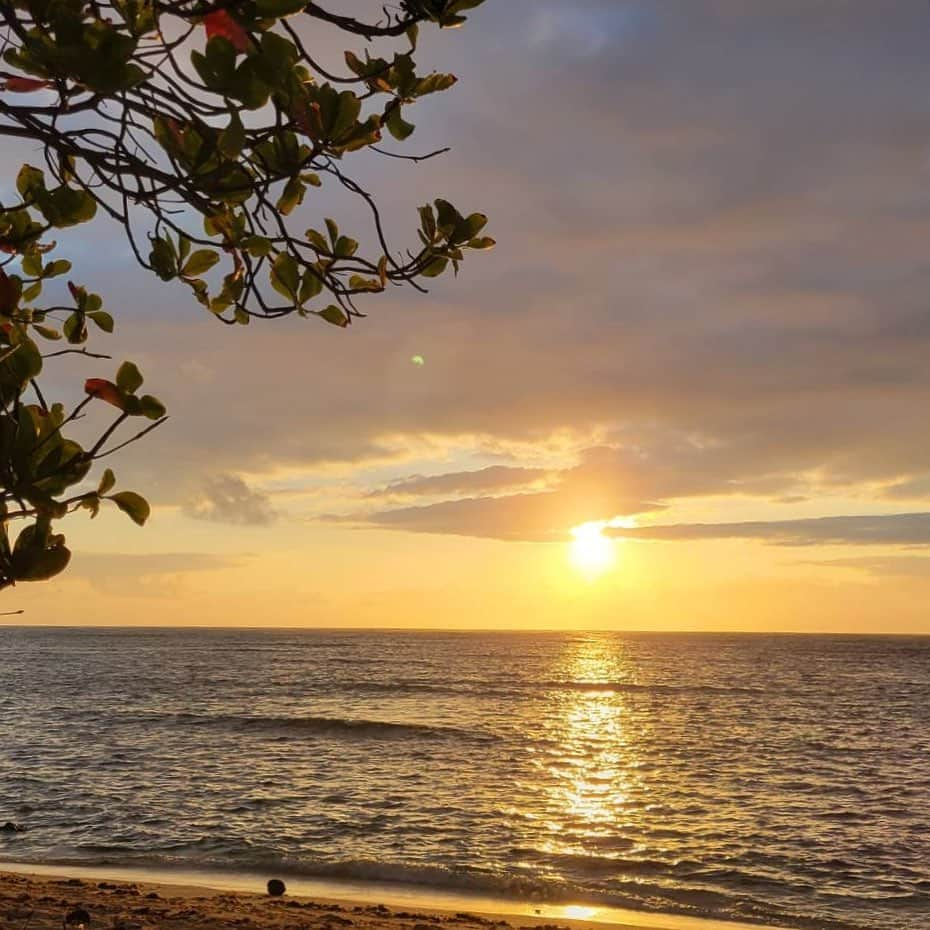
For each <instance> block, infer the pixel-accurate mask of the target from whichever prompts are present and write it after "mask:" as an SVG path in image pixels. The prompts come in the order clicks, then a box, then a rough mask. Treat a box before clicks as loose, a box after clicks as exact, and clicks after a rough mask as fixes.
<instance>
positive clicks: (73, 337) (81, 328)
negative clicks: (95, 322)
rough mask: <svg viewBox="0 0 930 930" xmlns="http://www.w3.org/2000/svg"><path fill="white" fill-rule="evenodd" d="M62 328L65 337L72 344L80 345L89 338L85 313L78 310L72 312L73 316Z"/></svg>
mask: <svg viewBox="0 0 930 930" xmlns="http://www.w3.org/2000/svg"><path fill="white" fill-rule="evenodd" d="M61 330H62V332H63V333H64V334H65V339H67V340H68V342H70V343H71V344H72V345H78V344H79V343H81V342H84V340H85V339H87V323H86V322H85V319H84V314H83V313H77V312H75V313H72V314H71V316H69V317H68V319H67V320H65V322H64V326H62V327H61Z"/></svg>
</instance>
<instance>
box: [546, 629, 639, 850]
mask: <svg viewBox="0 0 930 930" xmlns="http://www.w3.org/2000/svg"><path fill="white" fill-rule="evenodd" d="M553 672H554V673H555V677H556V678H557V680H559V682H560V685H562V686H561V687H559V688H558V689H557V690H554V691H553V692H552V704H551V705H550V709H549V713H550V714H551V719H550V721H549V724H550V726H549V729H550V732H551V734H552V738H553V742H554V744H553V746H552V747H551V749H550V750H549V751H548V752H547V753H546V755H545V757H544V758H541V759H539V760H538V763H539V766H540V769H541V771H540V773H539V774H540V782H541V787H542V790H543V792H544V794H545V797H544V798H543V799H542V800H543V803H544V806H545V809H546V811H547V815H548V816H547V818H546V820H547V824H548V827H549V840H548V842H547V843H546V844H545V852H547V853H550V854H556V855H569V856H573V855H590V854H596V855H598V856H600V857H604V856H605V855H609V852H605V847H610V846H611V845H612V844H613V843H614V841H615V839H616V837H617V834H618V830H622V823H623V822H624V821H625V820H627V819H628V818H629V817H630V816H633V811H634V809H635V805H631V804H630V794H631V792H635V791H637V790H638V789H639V788H640V785H639V779H638V776H637V774H636V772H637V768H638V764H639V756H638V751H637V743H636V733H635V731H632V730H631V728H630V726H629V724H628V718H629V714H628V701H629V695H628V694H627V693H625V692H623V691H622V690H620V689H619V688H618V685H622V684H623V683H624V682H629V681H630V680H631V679H632V678H633V674H634V669H633V668H632V667H631V666H630V663H629V661H628V659H627V658H626V656H625V655H624V647H623V645H622V644H621V643H619V642H618V641H616V640H613V639H612V638H610V637H603V636H598V637H585V638H583V639H580V640H578V641H576V642H574V643H572V644H571V648H570V650H569V651H567V652H566V653H565V654H564V655H563V657H562V659H561V661H560V662H559V664H558V666H557V667H556V668H554V669H553ZM620 846H621V848H622V846H623V844H622V842H621V844H620Z"/></svg>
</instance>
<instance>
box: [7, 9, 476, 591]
mask: <svg viewBox="0 0 930 930" xmlns="http://www.w3.org/2000/svg"><path fill="white" fill-rule="evenodd" d="M482 2H483V0H401V2H400V3H399V5H398V6H397V7H396V8H387V7H385V8H384V9H382V10H381V11H380V12H379V13H377V14H376V15H375V17H374V18H373V19H371V20H370V21H367V20H362V19H357V18H355V17H353V16H348V15H345V14H343V13H340V12H333V11H332V10H330V9H328V8H326V7H324V6H323V5H321V4H319V3H315V2H309V3H308V2H306V0H15V2H0V36H2V48H3V63H2V66H0V135H3V136H7V137H9V138H22V139H25V140H29V141H31V142H33V143H38V144H39V146H40V148H41V151H42V156H43V162H44V164H43V166H42V167H41V168H39V167H36V166H34V165H31V164H27V165H24V166H23V167H22V168H21V170H20V171H19V174H18V176H17V179H16V190H17V193H18V197H17V198H16V199H15V200H14V201H12V202H11V203H9V204H3V205H0V252H2V253H3V259H2V261H0V496H2V497H0V588H3V587H7V586H10V585H13V584H15V583H16V582H17V581H27V580H44V579H47V578H50V577H53V576H54V575H56V574H58V573H59V572H60V571H62V570H63V569H64V568H65V567H66V565H67V564H68V560H69V558H70V552H69V550H68V548H67V546H66V545H65V538H64V536H63V535H62V534H61V533H58V532H56V531H55V528H54V525H53V524H54V521H56V520H59V519H60V518H62V517H63V516H65V515H66V514H68V513H70V512H72V511H74V510H76V509H78V508H85V509H87V510H88V511H90V513H91V516H94V515H96V513H97V512H98V509H99V507H100V505H101V502H103V501H109V502H112V503H113V504H115V505H116V506H117V507H119V508H120V509H121V510H123V511H124V512H125V513H127V514H128V515H129V517H130V518H131V519H133V520H134V521H135V522H137V523H139V524H142V523H144V522H145V520H146V519H147V517H148V515H149V506H148V504H147V503H146V501H145V500H144V499H143V498H142V497H141V496H140V495H138V494H136V493H134V492H132V491H127V490H119V491H114V487H115V478H114V475H113V473H112V471H110V470H109V469H106V470H105V471H104V472H103V474H102V475H101V476H100V477H99V479H98V480H97V481H96V484H95V486H94V487H93V488H92V489H90V490H79V488H80V487H81V486H84V487H87V482H88V481H89V473H90V471H91V468H92V466H93V465H94V463H95V462H96V461H97V460H99V459H101V458H104V457H106V456H109V455H111V454H112V453H113V452H116V451H118V450H119V449H121V448H123V447H125V446H126V445H128V444H129V443H131V442H135V441H136V440H138V439H140V438H142V437H143V436H144V435H146V434H147V433H148V432H150V431H151V430H152V429H154V428H156V427H158V426H159V425H160V424H162V423H163V422H164V421H165V419H166V416H165V408H164V405H163V404H162V403H161V402H160V401H159V400H158V399H157V398H156V397H154V396H152V395H150V394H141V393H140V389H141V387H142V384H143V378H142V375H141V373H140V372H139V370H138V368H136V366H135V365H133V364H132V363H131V362H124V363H123V364H122V365H120V366H119V368H118V370H117V372H116V374H115V377H114V378H113V379H112V380H109V379H105V378H100V377H93V378H89V379H88V380H87V381H86V382H85V385H84V397H83V399H82V400H80V401H79V402H77V403H74V404H72V405H71V409H70V410H68V409H66V404H65V403H62V402H59V401H54V402H53V401H51V400H49V399H47V398H46V396H45V394H44V393H43V391H42V388H41V387H40V385H39V381H40V377H41V376H42V374H43V373H44V370H45V365H46V361H47V360H48V359H50V358H57V357H60V356H62V355H65V354H81V355H84V356H87V357H89V358H92V359H97V358H106V356H103V355H100V354H99V353H92V352H90V351H89V350H88V349H87V348H86V345H85V344H86V342H87V339H88V335H89V331H91V330H102V331H103V332H104V333H109V332H112V330H113V326H114V321H113V317H112V316H111V315H110V313H109V312H107V311H106V310H104V308H103V302H102V299H101V298H100V297H99V296H98V295H97V294H94V293H91V292H90V291H88V290H87V289H86V288H85V287H82V286H79V285H77V284H75V283H74V282H73V281H71V280H68V282H67V288H66V289H64V288H61V287H57V288H56V287H55V285H54V284H52V285H51V290H52V291H53V292H54V293H55V294H56V296H55V297H54V298H53V299H51V300H50V301H48V302H43V303H42V304H40V303H39V301H40V299H41V298H42V295H43V291H45V290H46V286H47V285H49V282H52V281H53V279H56V278H64V277H65V276H67V275H69V273H70V271H71V264H70V262H69V261H67V260H65V259H61V258H58V259H52V258H51V256H50V253H51V252H52V250H53V249H54V248H55V243H54V242H53V241H51V240H50V239H49V234H50V233H51V232H52V231H53V230H62V229H68V228H70V227H73V226H77V225H80V224H83V223H86V222H89V221H90V220H92V219H94V217H95V216H96V215H97V214H98V213H100V214H105V215H106V216H108V217H109V218H110V219H111V220H113V221H115V222H116V223H118V224H120V225H121V226H122V228H123V229H124V230H125V233H126V236H127V241H128V243H129V247H130V248H131V250H132V252H133V254H134V255H135V257H136V259H137V260H138V262H139V263H140V264H141V265H142V266H144V267H145V268H148V269H150V270H151V271H152V272H154V273H155V274H156V275H157V276H158V277H159V278H160V279H162V280H163V281H166V282H169V281H176V282H179V283H180V284H182V285H184V286H185V287H187V288H189V289H190V291H191V293H192V294H193V296H194V298H195V299H196V301H198V302H199V303H200V304H202V305H203V306H204V307H205V308H206V309H207V310H208V311H209V312H210V313H212V314H213V315H214V316H215V317H216V318H217V319H219V320H221V321H223V322H225V323H229V324H248V323H249V322H250V321H251V320H252V319H253V318H265V319H269V318H276V317H281V316H286V315H290V314H295V313H296V314H299V315H300V316H304V317H309V318H318V319H320V320H322V321H325V322H326V323H329V324H333V325H335V326H339V327H346V326H347V325H348V324H349V323H350V322H351V321H352V319H353V318H355V317H359V316H362V315H363V314H362V312H361V310H360V309H359V306H358V303H359V300H360V299H361V298H362V297H363V296H367V295H373V294H376V293H380V292H383V291H385V290H386V289H387V288H388V287H389V286H400V285H409V286H411V287H413V288H415V289H417V290H420V291H423V290H425V287H424V283H425V282H427V281H428V280H429V279H431V278H434V277H436V276H438V275H441V274H443V273H444V272H446V271H448V270H452V271H454V272H456V273H457V272H458V270H459V266H460V264H461V262H462V261H463V259H464V257H465V254H466V252H468V251H469V250H483V249H487V248H490V247H491V246H493V245H494V242H493V240H492V239H490V238H488V237H487V236H485V235H483V231H484V227H485V224H486V222H487V218H486V217H485V216H484V215H483V214H481V213H461V212H459V211H458V210H457V209H456V208H455V207H454V206H453V205H452V204H451V203H449V202H448V201H447V200H444V199H442V198H436V199H434V200H433V201H432V202H431V203H428V204H425V205H423V206H420V207H419V208H418V213H417V224H416V225H417V228H416V240H415V242H414V243H413V244H407V245H406V246H404V247H395V246H394V245H393V244H392V243H391V242H390V241H389V237H388V232H387V228H386V226H387V224H386V222H385V220H384V218H383V217H382V214H381V211H380V210H379V207H378V204H377V202H376V200H375V197H374V196H373V195H372V194H371V193H370V192H369V191H367V190H366V189H365V188H364V187H363V186H362V185H361V184H360V183H359V182H358V181H357V180H355V179H354V178H353V177H352V176H351V175H350V174H348V173H347V168H346V164H347V162H348V160H349V157H350V156H354V155H356V153H362V152H369V153H373V154H374V155H375V156H381V157H385V158H392V159H400V160H407V161H412V162H418V161H422V160H424V159H426V158H432V157H435V156H437V155H440V154H442V152H444V151H446V150H445V149H440V150H438V151H435V152H429V153H424V154H417V153H412V154H408V153H405V152H403V151H400V152H399V151H390V150H388V149H386V148H384V147H383V144H382V143H383V139H382V135H383V133H385V132H387V134H389V135H390V136H391V137H392V138H393V140H394V141H395V142H396V143H402V142H404V141H405V140H407V139H408V138H409V137H410V136H411V135H412V133H413V132H414V125H413V124H412V123H411V122H409V118H410V109H411V107H412V105H413V104H415V103H416V102H417V101H418V100H420V99H422V98H424V97H427V96H431V95H433V94H436V93H439V92H441V91H444V90H446V89H448V88H450V87H451V86H452V85H453V84H454V83H455V81H456V78H455V76H454V75H451V74H444V73H436V72H432V73H428V74H422V73H420V72H419V71H418V70H417V66H416V63H415V61H414V55H415V53H416V50H417V42H418V39H419V31H420V27H421V25H426V26H429V25H433V26H437V27H439V28H449V27H455V26H459V25H461V24H462V23H463V22H465V19H466V17H465V15H464V14H465V13H466V12H468V11H469V10H472V9H473V8H475V7H477V6H479V5H480V4H481V3H482ZM319 34H323V35H324V37H325V36H326V35H327V34H329V35H330V36H337V35H338V36H341V37H343V38H345V39H347V40H351V41H352V42H353V43H355V44H357V45H359V44H360V45H361V48H360V49H359V50H356V51H353V50H348V51H346V52H345V54H344V56H343V57H344V64H343V65H341V66H340V68H339V69H338V73H337V72H336V70H331V69H329V68H325V67H323V66H322V65H321V64H320V63H319V62H318V60H317V58H316V57H314V55H313V53H312V52H311V49H310V48H309V43H310V40H311V39H314V40H318V35H319ZM374 47H377V48H378V50H379V54H380V55H383V56H384V57H378V56H375V55H374V54H373V53H372V49H373V48H374ZM384 47H390V49H391V51H390V53H386V52H383V51H382V49H383V48H384ZM395 164H398V163H397V162H395ZM316 188H329V189H330V190H334V191H335V192H337V193H338V196H339V197H340V198H350V199H354V200H357V201H358V202H359V203H360V204H361V205H362V207H363V208H364V215H365V216H367V218H368V219H367V227H366V228H364V229H362V230H361V232H354V231H353V235H349V234H347V233H346V232H344V231H342V230H340V228H339V226H338V224H337V223H336V221H335V220H334V219H332V218H329V217H325V216H319V218H318V219H315V220H314V221H313V223H312V225H311V226H309V227H308V228H307V227H306V225H305V223H301V222H299V217H300V216H302V215H305V214H307V212H308V211H309V210H310V209H311V208H312V206H313V198H314V196H315V195H317V196H322V195H323V194H324V193H326V194H329V191H325V192H319V193H318V194H317V193H316V192H315V191H314V189H316ZM330 196H331V195H330ZM301 205H303V207H302V208H301ZM299 208H300V209H299ZM321 212H322V211H315V213H314V214H313V215H314V216H316V215H318V214H319V213H321ZM301 227H304V228H301ZM363 243H364V246H363ZM59 291H60V292H61V293H62V294H63V295H64V296H59V295H58V292H59ZM60 339H64V341H65V343H66V348H63V349H60V350H58V351H54V350H53V351H43V350H44V348H48V347H49V343H50V342H51V341H55V340H60ZM27 397H31V399H32V400H33V402H27ZM92 404H96V405H98V406H99V405H110V406H112V407H113V408H115V411H116V413H115V416H114V418H113V419H112V420H111V421H110V422H108V424H107V425H106V426H105V428H103V429H102V431H101V432H100V434H99V436H98V437H97V438H96V439H95V440H94V441H93V442H90V443H87V444H86V445H81V444H80V443H78V442H77V441H76V440H75V439H74V438H69V437H67V436H66V435H65V432H64V431H65V429H66V428H68V427H69V426H70V425H71V424H73V423H74V422H75V421H76V420H78V419H80V418H82V417H83V416H84V415H85V413H86V411H87V409H88V408H89V407H90V405H92ZM133 420H136V422H137V424H140V425H138V426H137V428H136V429H135V430H134V431H129V430H130V428H131V425H132V421H133ZM147 421H148V422H147ZM17 521H23V522H22V523H21V524H20V523H17ZM14 525H19V526H20V529H19V532H18V534H17V535H16V538H15V541H14V540H13V539H12V536H11V530H12V528H13V526H14Z"/></svg>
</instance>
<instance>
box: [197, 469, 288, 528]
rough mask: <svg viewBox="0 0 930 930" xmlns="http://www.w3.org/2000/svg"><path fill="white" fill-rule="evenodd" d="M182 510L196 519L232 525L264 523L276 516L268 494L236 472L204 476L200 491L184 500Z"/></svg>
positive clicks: (271, 520)
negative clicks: (252, 485)
mask: <svg viewBox="0 0 930 930" xmlns="http://www.w3.org/2000/svg"><path fill="white" fill-rule="evenodd" d="M184 512H185V513H186V514H187V515H188V516H189V517H193V518H194V519H196V520H210V521H212V522H214V523H229V524H233V525H235V526H267V525H268V524H270V523H273V522H274V521H275V519H276V518H277V514H276V513H275V511H274V509H273V508H272V506H271V503H270V501H269V500H268V497H267V496H266V495H265V494H262V493H261V492H260V491H256V490H254V489H253V488H250V487H249V486H248V485H247V484H246V483H245V482H244V481H243V480H242V479H241V478H239V477H237V476H236V475H213V476H211V477H209V478H207V479H206V480H205V481H204V484H203V489H202V491H201V493H200V494H199V495H197V496H196V497H194V498H193V499H191V500H190V501H188V502H187V504H186V505H185V508H184Z"/></svg>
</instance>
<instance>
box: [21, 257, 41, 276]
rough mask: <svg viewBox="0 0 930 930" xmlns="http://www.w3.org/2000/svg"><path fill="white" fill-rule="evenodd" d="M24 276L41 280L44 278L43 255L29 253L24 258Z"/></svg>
mask: <svg viewBox="0 0 930 930" xmlns="http://www.w3.org/2000/svg"><path fill="white" fill-rule="evenodd" d="M22 269H23V274H25V275H28V276H29V277H30V278H39V277H41V276H42V253H41V252H38V251H35V252H28V253H27V254H25V255H24V256H23V261H22Z"/></svg>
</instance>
